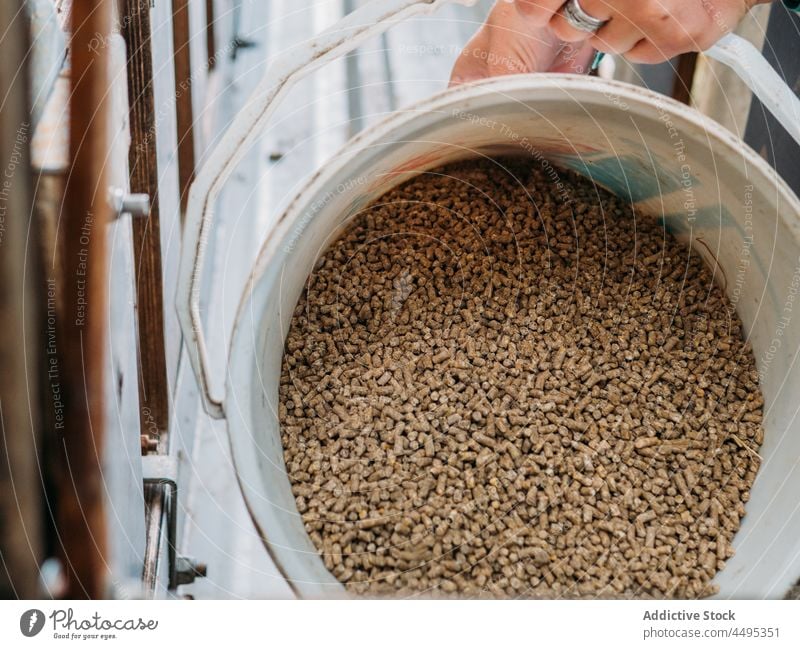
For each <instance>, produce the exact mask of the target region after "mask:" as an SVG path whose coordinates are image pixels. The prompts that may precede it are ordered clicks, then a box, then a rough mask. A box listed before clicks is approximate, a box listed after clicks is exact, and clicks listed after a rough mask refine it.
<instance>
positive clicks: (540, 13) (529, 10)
mask: <svg viewBox="0 0 800 649" xmlns="http://www.w3.org/2000/svg"><path fill="white" fill-rule="evenodd" d="M515 4H516V7H517V9H518V10H519V12H520V13H521V14H523V15H524V16H525V17H526V18H527V19H528V20H529V21H530V22H531V24H533V25H535V26H536V27H544V26H545V25H547V24H548V23H549V22H550V20H551V19H552V17H553V15H554V14H555V13H556V12H557V11H558V10H559V9H560V8H561V5H563V4H564V0H516V2H515Z"/></svg>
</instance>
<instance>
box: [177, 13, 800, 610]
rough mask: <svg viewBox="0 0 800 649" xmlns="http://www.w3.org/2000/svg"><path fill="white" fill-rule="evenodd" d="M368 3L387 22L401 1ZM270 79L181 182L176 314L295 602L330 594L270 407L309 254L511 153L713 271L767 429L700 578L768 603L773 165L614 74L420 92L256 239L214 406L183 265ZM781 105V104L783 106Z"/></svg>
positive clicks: (781, 412) (319, 54) (781, 488)
mask: <svg viewBox="0 0 800 649" xmlns="http://www.w3.org/2000/svg"><path fill="white" fill-rule="evenodd" d="M380 4H381V5H382V9H381V11H383V12H386V11H389V9H392V10H393V11H394V13H393V14H392V15H394V16H395V17H396V16H397V15H401V16H402V15H403V13H404V12H407V10H408V9H410V6H411V5H412V3H410V2H409V1H408V0H405V1H403V0H392V2H382V3H380ZM387 5H392V7H389V8H388V9H387ZM369 6H370V5H368V7H369ZM365 9H366V8H365ZM356 13H358V12H356ZM380 18H381V17H380V16H375V15H372V16H371V17H370V16H366V19H365V15H364V14H362V15H360V16H357V17H356V18H352V15H351V17H349V20H350V22H349V23H348V22H347V20H348V19H346V20H345V22H344V23H342V24H340V25H339V26H338V27H337V28H334V29H335V30H336V29H338V30H339V31H338V32H335V33H333V34H331V33H329V34H328V35H323V37H322V43H321V44H320V45H319V46H318V48H317V51H315V52H312V53H310V54H309V61H307V62H306V63H305V64H304V65H305V68H303V66H300V67H298V68H289V67H287V69H285V70H283V71H282V74H278V76H277V77H273V78H278V79H281V80H282V82H285V80H286V79H287V78H289V79H291V75H292V74H294V72H293V71H292V70H295V71H296V70H300V71H302V72H304V71H305V70H306V69H307V67H308V65H309V64H310V62H311V61H314V62H317V61H318V60H319V59H320V58H325V57H329V56H334V55H336V54H337V53H338V52H339V51H346V50H348V49H351V48H352V47H355V46H356V45H357V43H358V42H360V38H361V36H362V35H365V34H366V36H364V37H367V36H370V35H372V34H373V33H374V31H375V28H376V27H375V26H376V25H378V24H379V22H380ZM370 19H371V21H372V24H371V26H370V27H366V25H368V24H369V21H370ZM359 21H360V22H359ZM360 26H361V28H360V30H359V27H360ZM348 30H350V31H348ZM353 30H356V31H357V34H356V36H355V37H354V35H353ZM326 38H328V39H329V40H328V41H326V40H325V39H326ZM331 43H333V44H334V45H335V44H336V43H340V45H341V46H340V47H339V46H335V47H331V46H330V45H331ZM326 46H327V47H326ZM337 47H338V48H339V49H338V50H337ZM287 65H288V64H287ZM284 86H285V83H281V84H279V85H278V86H274V85H273V86H270V88H272V90H270V91H269V92H267V91H265V90H261V92H262V93H263V94H262V95H261V96H257V95H258V91H257V93H255V94H256V97H255V100H254V103H252V104H251V105H250V106H249V107H248V109H247V110H246V111H245V113H247V114H246V115H245V116H244V117H242V119H241V123H240V124H239V125H238V126H237V125H234V127H233V131H234V134H232V135H231V138H230V141H229V142H228V144H227V145H226V144H225V143H223V145H221V152H220V160H219V161H218V162H215V161H212V162H211V163H210V167H208V168H205V169H204V170H201V174H200V176H199V177H198V181H197V182H196V184H195V186H193V188H192V193H191V194H190V211H189V217H190V220H189V222H188V223H187V233H186V239H185V241H184V246H185V248H184V255H185V258H184V259H183V260H182V264H181V294H180V295H179V303H178V307H179V315H180V317H181V322H182V326H183V328H184V333H185V335H186V338H187V342H188V344H189V347H190V350H191V351H192V352H194V353H193V356H192V361H193V363H194V366H195V370H196V372H197V375H198V380H199V382H200V384H201V387H202V388H203V390H204V393H205V397H206V406H207V409H208V410H209V412H210V413H212V414H214V415H217V416H225V417H226V418H227V420H228V431H229V435H230V441H231V447H232V451H233V459H234V462H235V465H236V471H237V475H238V478H239V481H240V485H241V488H242V492H243V494H244V497H245V500H246V502H247V506H248V508H249V510H250V513H251V515H252V518H253V521H254V522H255V524H256V526H257V527H258V529H259V531H260V533H261V535H262V537H263V539H264V543H265V546H266V547H267V549H268V551H269V552H270V554H271V556H272V557H273V559H274V560H275V563H276V565H277V566H278V568H279V569H280V571H281V572H282V573H283V574H284V575H285V577H286V578H287V579H288V580H289V582H290V584H291V585H292V587H293V588H294V590H295V591H296V592H297V593H298V594H299V595H301V596H305V597H319V596H336V595H341V594H343V593H344V589H343V587H342V585H341V584H340V583H339V582H338V581H337V580H336V579H335V578H334V577H333V575H331V574H330V573H329V572H328V571H327V570H326V568H325V567H324V564H323V562H322V560H321V558H320V557H319V554H318V552H317V550H316V549H315V547H314V546H313V544H312V542H311V540H310V538H309V537H308V535H307V534H306V532H305V530H304V527H303V522H302V519H301V517H300V514H299V513H298V511H297V509H296V506H295V502H294V498H293V496H292V493H291V486H290V483H289V480H288V478H287V475H286V470H285V466H284V460H283V449H282V446H281V436H280V430H279V424H278V417H277V411H278V385H279V380H280V370H281V359H282V355H283V345H284V340H285V337H286V334H287V331H288V327H289V324H290V321H291V317H292V313H293V311H294V307H295V305H296V303H297V300H298V298H299V296H300V294H301V291H302V288H303V285H304V282H305V281H306V279H307V277H308V276H309V274H310V273H311V272H312V269H313V266H314V263H315V260H316V258H317V256H318V255H319V254H321V252H322V251H323V250H324V249H325V247H326V246H327V245H328V244H329V243H330V242H331V241H332V240H333V239H334V238H335V236H336V234H337V233H338V232H339V231H340V230H341V229H342V228H343V227H344V226H345V225H346V223H347V222H348V220H349V218H350V217H351V216H352V215H353V214H355V213H356V212H358V210H359V209H361V208H362V207H364V206H366V205H367V204H368V203H370V202H371V201H372V200H374V199H376V198H378V197H379V196H380V195H382V194H383V193H385V192H386V191H387V190H389V189H390V188H392V187H394V186H396V185H397V184H399V183H401V182H403V181H405V180H407V179H408V178H410V177H411V176H413V175H415V174H417V173H419V172H421V171H424V170H426V169H430V168H433V167H436V166H440V165H442V164H446V163H448V162H452V161H455V160H459V159H464V158H469V157H476V156H496V155H498V154H505V153H508V152H510V151H517V152H521V153H522V154H523V155H528V156H530V159H531V164H533V165H541V166H543V167H544V168H545V170H546V171H547V170H548V169H549V168H550V167H549V165H550V164H551V163H552V164H554V165H560V166H564V167H568V168H571V169H574V170H576V171H578V172H580V173H582V174H584V175H587V176H589V177H592V178H594V179H595V180H596V181H597V182H598V183H599V184H601V185H603V186H605V187H607V188H609V189H611V190H612V191H614V192H615V193H617V194H619V195H623V196H628V197H630V198H631V200H632V201H633V202H634V203H635V205H636V208H637V212H638V211H641V213H648V214H652V215H659V216H663V218H664V220H665V222H666V224H667V226H668V228H669V229H670V230H671V231H672V232H674V233H675V234H676V235H677V236H678V237H682V238H686V239H689V240H691V242H692V245H693V246H694V247H695V248H696V249H697V250H698V252H700V253H701V254H703V255H704V256H705V257H706V259H707V260H708V261H709V263H710V264H711V265H712V266H713V265H715V264H716V268H717V269H718V272H717V273H716V277H717V279H718V281H719V282H720V283H721V285H722V286H724V288H725V290H726V291H727V293H728V295H729V297H730V298H731V300H732V301H733V303H734V304H735V306H736V309H737V311H738V313H739V315H740V317H741V319H742V322H743V323H744V328H745V334H746V335H747V337H748V338H749V340H750V341H751V342H752V345H753V349H754V352H755V355H756V359H757V363H758V368H759V371H760V372H761V385H762V389H763V392H764V397H765V421H764V426H765V433H766V434H765V440H764V444H763V446H762V448H761V455H762V457H763V463H762V466H761V469H760V471H759V474H758V477H757V479H756V482H755V485H754V486H753V489H752V491H751V498H750V501H749V503H748V504H747V507H746V510H747V515H746V516H745V518H744V519H743V522H742V526H741V529H740V531H739V532H738V533H737V535H736V537H735V538H734V549H735V551H736V554H735V555H734V557H733V558H731V559H730V560H729V561H728V563H727V565H726V567H725V569H724V570H722V571H721V572H720V573H718V575H717V577H716V579H715V582H716V583H717V584H718V586H719V589H720V591H719V595H718V597H722V598H726V597H734V598H745V597H753V598H765V597H782V596H783V595H784V594H785V592H786V591H787V590H788V589H789V588H790V587H791V585H792V584H793V583H794V582H795V581H796V580H797V578H798V576H800V505H799V503H800V500H799V499H798V496H797V494H798V493H800V469H799V467H798V464H800V425H798V424H797V423H795V417H796V414H797V411H798V407H799V406H798V403H799V402H800V399H798V398H797V396H796V392H797V390H798V389H799V388H800V373H798V372H799V370H798V368H797V363H795V358H796V356H797V353H798V349H800V314H799V315H797V317H794V314H793V309H794V307H795V305H794V302H795V299H796V298H797V292H798V290H800V220H798V217H800V202H799V201H798V199H797V197H796V196H794V194H793V193H792V192H791V190H790V189H789V188H788V187H787V186H786V184H785V183H784V182H783V181H782V180H781V178H780V177H779V176H778V175H777V174H776V173H775V172H774V170H773V169H771V168H770V167H769V166H768V165H767V164H766V163H765V162H764V161H763V160H762V159H761V158H760V157H759V156H758V155H756V154H755V153H754V152H753V151H752V150H751V149H749V148H748V147H746V146H745V145H744V144H743V143H742V142H741V141H739V140H738V139H736V138H735V137H734V136H733V135H732V134H731V133H729V132H728V131H726V130H724V129H723V128H722V127H720V126H719V125H718V124H716V123H715V122H713V121H712V120H709V119H708V118H706V117H704V116H702V115H701V114H700V113H698V112H697V111H695V110H693V109H691V108H688V107H686V106H684V105H682V104H679V103H677V102H674V101H672V100H670V99H667V98H665V97H663V96H661V95H657V94H655V93H652V92H649V91H646V90H642V89H640V88H637V87H634V86H630V85H627V84H621V83H615V82H608V81H603V80H600V79H596V78H588V77H583V76H575V75H525V76H514V77H504V78H499V79H494V80H490V81H486V82H483V83H480V84H477V85H472V86H467V87H459V88H456V89H451V90H448V91H446V92H443V93H442V94H440V95H437V96H435V97H431V98H430V99H428V100H426V101H424V102H422V103H420V104H418V105H416V106H414V107H413V108H412V109H409V110H406V111H403V112H402V113H397V114H393V115H390V116H389V117H387V118H386V119H385V120H384V121H382V122H381V123H380V124H378V125H377V126H375V127H374V128H372V129H370V130H369V131H367V132H364V133H361V134H359V135H358V136H357V137H356V138H354V139H353V140H352V141H351V142H350V143H348V144H347V145H346V146H345V148H344V149H343V150H342V152H341V153H340V154H339V155H337V156H336V157H335V158H334V159H333V160H332V161H330V163H328V164H327V165H326V166H325V168H324V169H323V170H321V171H320V172H318V174H317V175H316V176H315V177H314V178H313V179H312V180H311V181H310V182H309V183H308V185H307V186H306V187H304V188H303V190H302V191H301V192H300V193H299V195H298V196H297V198H296V199H295V200H294V202H293V203H292V204H291V205H290V207H289V208H288V209H287V210H286V212H285V213H284V214H283V215H282V217H281V218H280V219H279V221H278V223H277V225H276V226H275V228H274V229H273V230H272V231H271V232H270V233H269V235H268V238H267V240H266V242H265V244H264V247H263V249H262V250H261V253H260V255H259V258H258V261H257V263H256V266H255V267H254V269H253V272H252V275H251V281H250V283H249V284H248V286H247V287H246V289H245V291H244V294H243V297H242V303H241V306H240V310H239V313H238V316H237V318H236V323H235V327H234V332H233V336H232V341H231V348H230V359H229V372H228V377H227V384H226V397H225V399H224V400H223V399H219V398H215V397H213V396H212V394H211V392H212V390H211V389H210V387H211V386H210V383H211V379H210V377H209V376H208V374H207V366H206V365H205V364H204V355H205V348H204V340H203V338H202V332H201V331H200V330H199V329H198V328H197V326H196V322H197V321H198V314H197V312H196V299H197V294H196V290H197V289H196V286H197V282H196V281H195V280H196V278H197V276H198V275H199V272H200V271H199V266H198V264H199V262H202V253H203V247H204V245H203V242H204V241H205V237H206V236H207V233H208V226H209V222H210V215H211V213H212V209H211V208H212V207H213V197H214V195H215V191H217V190H218V188H219V186H221V183H222V182H224V179H225V176H226V174H227V173H228V170H229V169H230V168H232V166H233V164H235V161H236V159H237V155H238V154H239V152H240V151H241V150H242V148H244V147H246V146H247V145H248V144H249V141H250V138H251V137H252V133H253V131H254V130H255V129H254V128H253V125H256V129H257V125H259V124H263V123H264V121H265V120H266V118H267V117H268V114H269V107H270V105H271V104H272V103H274V101H273V100H275V99H277V98H278V95H279V93H281V92H283V91H284V90H285V88H284ZM273 90H274V92H273ZM270 93H271V94H270ZM781 101H785V96H784V97H782V98H781ZM783 109H784V113H785V114H788V113H787V111H789V110H790V109H791V110H794V111H796V110H797V105H796V104H791V103H789V104H784V105H783ZM794 114H795V116H800V111H798V112H796V113H794ZM784 116H785V115H784ZM240 117H241V116H240ZM248 124H249V126H250V127H251V128H250V129H249V130H247V129H246V128H245V127H246V126H247V125H248ZM237 134H238V135H237ZM226 146H227V149H226V148H225V147H226ZM204 172H205V175H204ZM554 178H555V176H554ZM190 251H193V254H190ZM797 299H798V300H800V298H797ZM797 309H798V310H800V305H797Z"/></svg>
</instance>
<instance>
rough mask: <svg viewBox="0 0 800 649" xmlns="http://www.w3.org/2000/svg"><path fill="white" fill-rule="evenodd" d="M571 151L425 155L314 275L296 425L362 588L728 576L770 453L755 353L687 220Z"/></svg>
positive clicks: (308, 498) (441, 589) (678, 587)
mask: <svg viewBox="0 0 800 649" xmlns="http://www.w3.org/2000/svg"><path fill="white" fill-rule="evenodd" d="M560 174H561V178H562V180H563V182H564V188H566V194H565V191H564V189H557V188H556V187H555V186H554V184H553V183H552V180H551V179H550V178H549V177H548V176H546V175H545V174H544V173H542V171H541V170H540V169H538V168H533V167H532V166H531V164H530V162H527V163H526V162H524V161H521V160H517V159H510V160H503V161H479V162H476V161H472V162H464V163H459V164H455V165H452V166H449V167H447V168H444V169H439V170H435V171H432V172H428V173H425V174H422V175H420V176H417V177H416V178H414V179H412V180H410V181H408V182H406V183H405V184H403V185H402V186H400V187H398V188H396V189H394V190H392V191H390V192H389V193H388V194H386V195H385V196H383V197H382V198H381V199H380V200H378V201H376V202H375V203H374V204H372V205H371V206H369V207H368V208H367V209H365V210H363V211H362V212H361V213H360V214H359V215H357V216H356V217H355V218H354V219H353V220H352V221H351V222H350V223H349V224H348V226H347V228H346V230H345V231H344V233H343V234H342V235H341V237H340V238H339V239H338V240H337V241H336V242H335V243H334V244H333V245H332V246H331V247H330V248H329V249H328V250H327V251H325V252H324V254H323V255H322V257H321V259H320V260H319V263H318V264H317V267H316V269H315V271H314V272H313V273H312V275H311V277H310V278H309V280H308V283H307V286H306V289H305V290H304V292H303V295H302V297H301V299H300V301H299V303H298V305H297V308H296V310H295V312H294V316H293V320H292V323H291V329H290V331H289V333H288V338H287V340H286V349H285V355H284V360H283V367H282V374H281V384H280V423H281V430H282V439H283V445H284V449H285V450H284V453H285V460H286V468H287V471H288V475H289V479H290V481H291V483H292V488H293V493H294V496H295V498H296V502H297V508H298V510H299V512H300V514H301V516H302V518H303V522H304V524H305V529H306V531H307V532H308V534H309V535H310V537H311V539H312V540H313V542H314V544H315V546H316V547H317V549H318V550H319V552H320V554H321V556H322V558H323V560H324V562H325V565H326V566H327V568H328V569H329V570H330V571H331V572H332V573H333V575H335V577H336V578H337V579H338V580H340V581H341V582H342V583H343V584H345V586H346V588H347V589H348V590H349V591H351V592H353V593H361V594H370V595H377V594H393V595H404V596H408V595H425V596H450V595H458V596H466V597H478V596H490V597H682V598H693V597H702V596H706V595H709V594H711V593H713V591H714V589H713V586H712V585H711V583H710V582H711V579H712V578H713V576H714V574H715V573H716V572H717V570H719V569H720V568H722V567H723V565H724V563H725V560H726V559H728V558H729V557H730V556H731V554H732V549H731V542H732V539H733V535H734V533H735V532H736V530H737V529H738V527H739V522H740V519H741V517H742V516H743V515H744V503H745V502H747V499H748V496H749V489H750V487H751V485H752V483H753V480H754V478H755V475H756V471H757V470H758V466H759V456H758V449H759V446H760V444H761V441H762V438H763V432H762V428H761V418H762V404H763V400H762V396H761V393H760V390H759V388H758V382H757V373H756V370H755V363H754V359H753V354H752V351H751V349H750V347H749V346H748V345H747V344H746V343H745V342H744V340H743V336H742V331H741V323H740V321H739V319H738V318H737V316H736V313H735V311H734V310H733V309H732V307H731V305H730V303H729V302H728V300H727V299H726V297H725V295H724V294H723V292H722V291H721V290H720V288H718V286H717V285H716V284H715V283H714V281H713V278H712V273H711V272H710V271H709V270H708V268H707V267H706V266H705V265H704V263H703V261H702V260H701V258H700V257H699V256H698V255H697V254H696V253H694V252H692V251H691V250H690V247H689V245H688V244H687V243H685V242H678V241H677V240H676V239H675V238H674V237H673V236H671V235H670V234H669V233H668V232H666V231H665V229H664V227H663V226H662V225H661V224H660V223H659V222H658V221H657V220H656V219H653V218H648V217H646V216H643V215H641V214H638V213H637V214H634V213H633V211H632V208H631V206H630V205H629V204H626V203H625V202H624V201H622V200H620V199H618V198H615V197H614V196H612V195H610V194H609V193H607V192H606V191H604V190H602V189H599V188H597V187H595V186H594V185H593V184H592V183H591V182H589V181H587V180H585V179H582V178H580V177H578V176H576V175H573V174H570V173H566V172H560Z"/></svg>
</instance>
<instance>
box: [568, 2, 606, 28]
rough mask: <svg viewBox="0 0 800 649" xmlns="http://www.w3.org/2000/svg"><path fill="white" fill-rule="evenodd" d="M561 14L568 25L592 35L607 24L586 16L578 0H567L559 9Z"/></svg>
mask: <svg viewBox="0 0 800 649" xmlns="http://www.w3.org/2000/svg"><path fill="white" fill-rule="evenodd" d="M561 13H562V14H564V18H566V19H567V22H568V23H569V24H570V25H572V26H573V27H574V28H575V29H577V30H578V31H582V32H592V33H594V32H596V31H597V30H598V29H600V28H601V27H602V26H603V25H605V24H606V22H608V21H606V20H600V19H599V18H595V17H594V16H592V15H590V14H587V13H586V12H585V11H584V9H583V7H581V4H580V2H578V0H567V2H565V3H564V6H563V7H561Z"/></svg>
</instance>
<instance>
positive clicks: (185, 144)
mask: <svg viewBox="0 0 800 649" xmlns="http://www.w3.org/2000/svg"><path fill="white" fill-rule="evenodd" d="M172 35H173V50H174V56H173V64H174V67H175V111H176V118H177V126H178V178H179V182H180V189H179V191H180V197H181V214H183V212H185V211H186V204H187V202H188V200H189V186H190V185H191V184H192V180H193V179H194V173H195V156H194V132H193V126H194V105H193V101H192V82H193V76H192V62H191V48H190V40H191V28H190V24H189V0H172Z"/></svg>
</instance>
